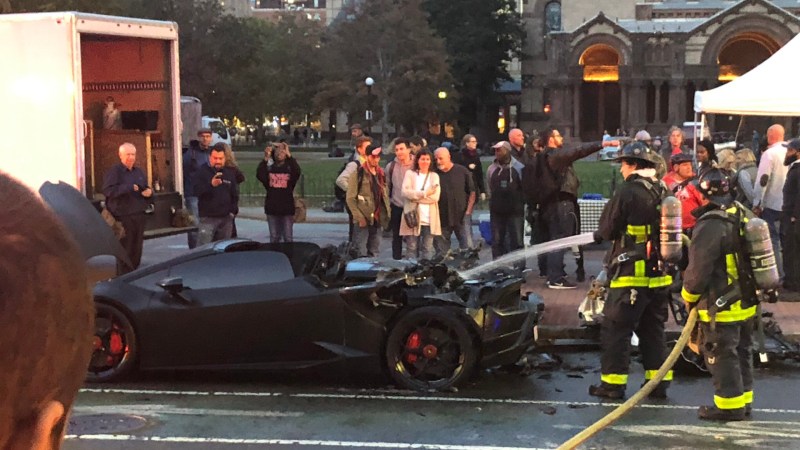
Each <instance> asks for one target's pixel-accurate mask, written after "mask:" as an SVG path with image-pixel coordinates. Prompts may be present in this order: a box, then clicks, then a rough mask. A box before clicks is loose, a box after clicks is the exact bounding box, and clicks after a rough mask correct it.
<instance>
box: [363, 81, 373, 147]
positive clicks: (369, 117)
mask: <svg viewBox="0 0 800 450" xmlns="http://www.w3.org/2000/svg"><path fill="white" fill-rule="evenodd" d="M364 84H366V85H367V113H366V117H365V119H366V120H367V134H369V135H370V136H372V85H373V84H375V80H373V79H372V77H367V79H366V80H364Z"/></svg>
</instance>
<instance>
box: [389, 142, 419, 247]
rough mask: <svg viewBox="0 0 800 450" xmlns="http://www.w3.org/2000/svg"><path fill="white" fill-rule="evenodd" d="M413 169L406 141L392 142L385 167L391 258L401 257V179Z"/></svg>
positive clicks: (412, 159) (412, 160)
mask: <svg viewBox="0 0 800 450" xmlns="http://www.w3.org/2000/svg"><path fill="white" fill-rule="evenodd" d="M413 168H414V158H413V157H412V156H411V150H410V149H409V148H408V139H405V138H397V139H395V140H394V160H393V161H390V162H389V164H387V165H386V170H385V172H386V183H387V185H388V190H389V202H390V203H391V204H390V207H391V218H390V220H389V226H390V227H391V229H392V258H393V259H402V257H403V236H401V235H400V223H401V222H402V220H403V205H404V204H405V198H404V197H403V179H404V178H405V176H406V172H408V171H409V170H412V169H413Z"/></svg>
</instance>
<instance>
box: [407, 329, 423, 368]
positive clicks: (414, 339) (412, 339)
mask: <svg viewBox="0 0 800 450" xmlns="http://www.w3.org/2000/svg"><path fill="white" fill-rule="evenodd" d="M419 344H420V337H419V333H417V332H416V331H415V332H413V333H411V334H410V335H408V339H406V351H407V352H408V351H409V350H417V349H419ZM406 361H408V362H409V363H412V364H413V363H415V362H417V355H416V354H414V353H411V352H408V353H407V355H406Z"/></svg>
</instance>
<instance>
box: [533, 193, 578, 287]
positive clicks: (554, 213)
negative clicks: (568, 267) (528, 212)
mask: <svg viewBox="0 0 800 450" xmlns="http://www.w3.org/2000/svg"><path fill="white" fill-rule="evenodd" d="M540 218H542V219H544V223H545V226H546V227H547V238H548V239H547V240H548V241H553V240H556V239H561V238H565V237H568V236H572V235H574V234H575V230H576V229H577V221H578V216H577V214H575V202H574V201H573V200H559V201H557V202H553V203H549V204H547V205H545V206H544V208H542V210H541V215H540ZM566 275H567V273H566V272H564V249H561V250H555V251H552V252H550V253H548V254H547V281H548V282H550V283H555V282H558V281H559V280H561V279H562V278H564V277H565V276H566Z"/></svg>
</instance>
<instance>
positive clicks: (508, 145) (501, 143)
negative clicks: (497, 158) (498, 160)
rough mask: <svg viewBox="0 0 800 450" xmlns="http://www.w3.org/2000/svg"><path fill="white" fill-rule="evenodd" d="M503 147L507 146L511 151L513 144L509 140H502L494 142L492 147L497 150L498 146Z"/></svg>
mask: <svg viewBox="0 0 800 450" xmlns="http://www.w3.org/2000/svg"><path fill="white" fill-rule="evenodd" d="M501 147H502V148H505V149H506V150H507V151H509V152H510V151H511V144H509V143H508V141H500V142H498V143H497V144H494V145H493V146H492V148H493V149H495V150H497V149H498V148H501Z"/></svg>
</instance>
